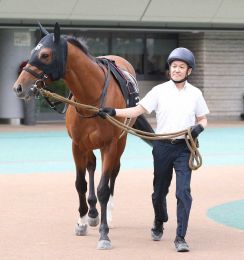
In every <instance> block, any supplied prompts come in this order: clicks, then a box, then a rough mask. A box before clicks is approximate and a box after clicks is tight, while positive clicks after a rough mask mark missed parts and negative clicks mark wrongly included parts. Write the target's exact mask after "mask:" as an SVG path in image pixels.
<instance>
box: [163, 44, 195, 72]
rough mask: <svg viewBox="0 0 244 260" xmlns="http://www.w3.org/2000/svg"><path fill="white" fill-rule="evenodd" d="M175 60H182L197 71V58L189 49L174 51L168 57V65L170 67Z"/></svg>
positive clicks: (181, 48) (180, 48)
mask: <svg viewBox="0 0 244 260" xmlns="http://www.w3.org/2000/svg"><path fill="white" fill-rule="evenodd" d="M174 60H181V61H184V62H185V63H186V64H187V65H188V66H189V67H190V68H192V69H193V70H194V69H195V66H196V63H195V57H194V55H193V53H192V52H191V51H190V50H188V49H187V48H183V47H179V48H176V49H174V50H173V51H172V52H171V53H170V54H169V57H168V60H167V62H168V64H169V65H170V64H171V62H172V61H174Z"/></svg>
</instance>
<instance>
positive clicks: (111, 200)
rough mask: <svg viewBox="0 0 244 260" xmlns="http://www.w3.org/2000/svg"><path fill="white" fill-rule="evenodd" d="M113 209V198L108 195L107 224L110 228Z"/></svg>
mask: <svg viewBox="0 0 244 260" xmlns="http://www.w3.org/2000/svg"><path fill="white" fill-rule="evenodd" d="M113 209H114V198H113V196H111V195H110V197H109V201H108V204H107V222H108V226H109V227H112V220H113V218H112V210H113Z"/></svg>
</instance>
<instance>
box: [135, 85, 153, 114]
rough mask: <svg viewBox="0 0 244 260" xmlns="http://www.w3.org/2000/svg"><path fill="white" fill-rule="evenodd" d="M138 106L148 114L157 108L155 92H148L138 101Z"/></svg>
mask: <svg viewBox="0 0 244 260" xmlns="http://www.w3.org/2000/svg"><path fill="white" fill-rule="evenodd" d="M139 104H140V105H141V106H142V107H144V108H145V109H146V111H147V113H148V114H150V113H152V111H154V110H156V108H157V95H156V90H155V88H153V89H152V90H150V91H149V92H148V93H147V94H146V96H145V97H144V98H143V99H141V100H140V102H139Z"/></svg>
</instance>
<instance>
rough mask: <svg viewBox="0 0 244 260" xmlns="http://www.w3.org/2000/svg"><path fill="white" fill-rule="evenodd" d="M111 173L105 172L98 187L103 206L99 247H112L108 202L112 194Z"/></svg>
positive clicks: (99, 198)
mask: <svg viewBox="0 0 244 260" xmlns="http://www.w3.org/2000/svg"><path fill="white" fill-rule="evenodd" d="M109 175H110V174H109V173H108V172H106V173H103V174H102V177H101V179H100V182H99V185H98V187H97V196H98V200H99V203H100V206H101V224H100V228H99V233H100V239H99V242H98V246H97V248H98V249H111V248H112V245H111V241H110V239H109V237H108V233H109V227H108V223H107V203H108V200H109V196H110V188H109Z"/></svg>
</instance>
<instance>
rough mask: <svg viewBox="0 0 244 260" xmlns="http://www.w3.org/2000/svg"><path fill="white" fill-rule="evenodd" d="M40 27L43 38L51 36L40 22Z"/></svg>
mask: <svg viewBox="0 0 244 260" xmlns="http://www.w3.org/2000/svg"><path fill="white" fill-rule="evenodd" d="M38 26H39V28H40V32H41V38H43V37H44V36H46V35H48V34H49V32H48V31H47V30H46V29H45V28H44V27H43V26H42V25H41V23H40V22H39V21H38Z"/></svg>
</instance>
